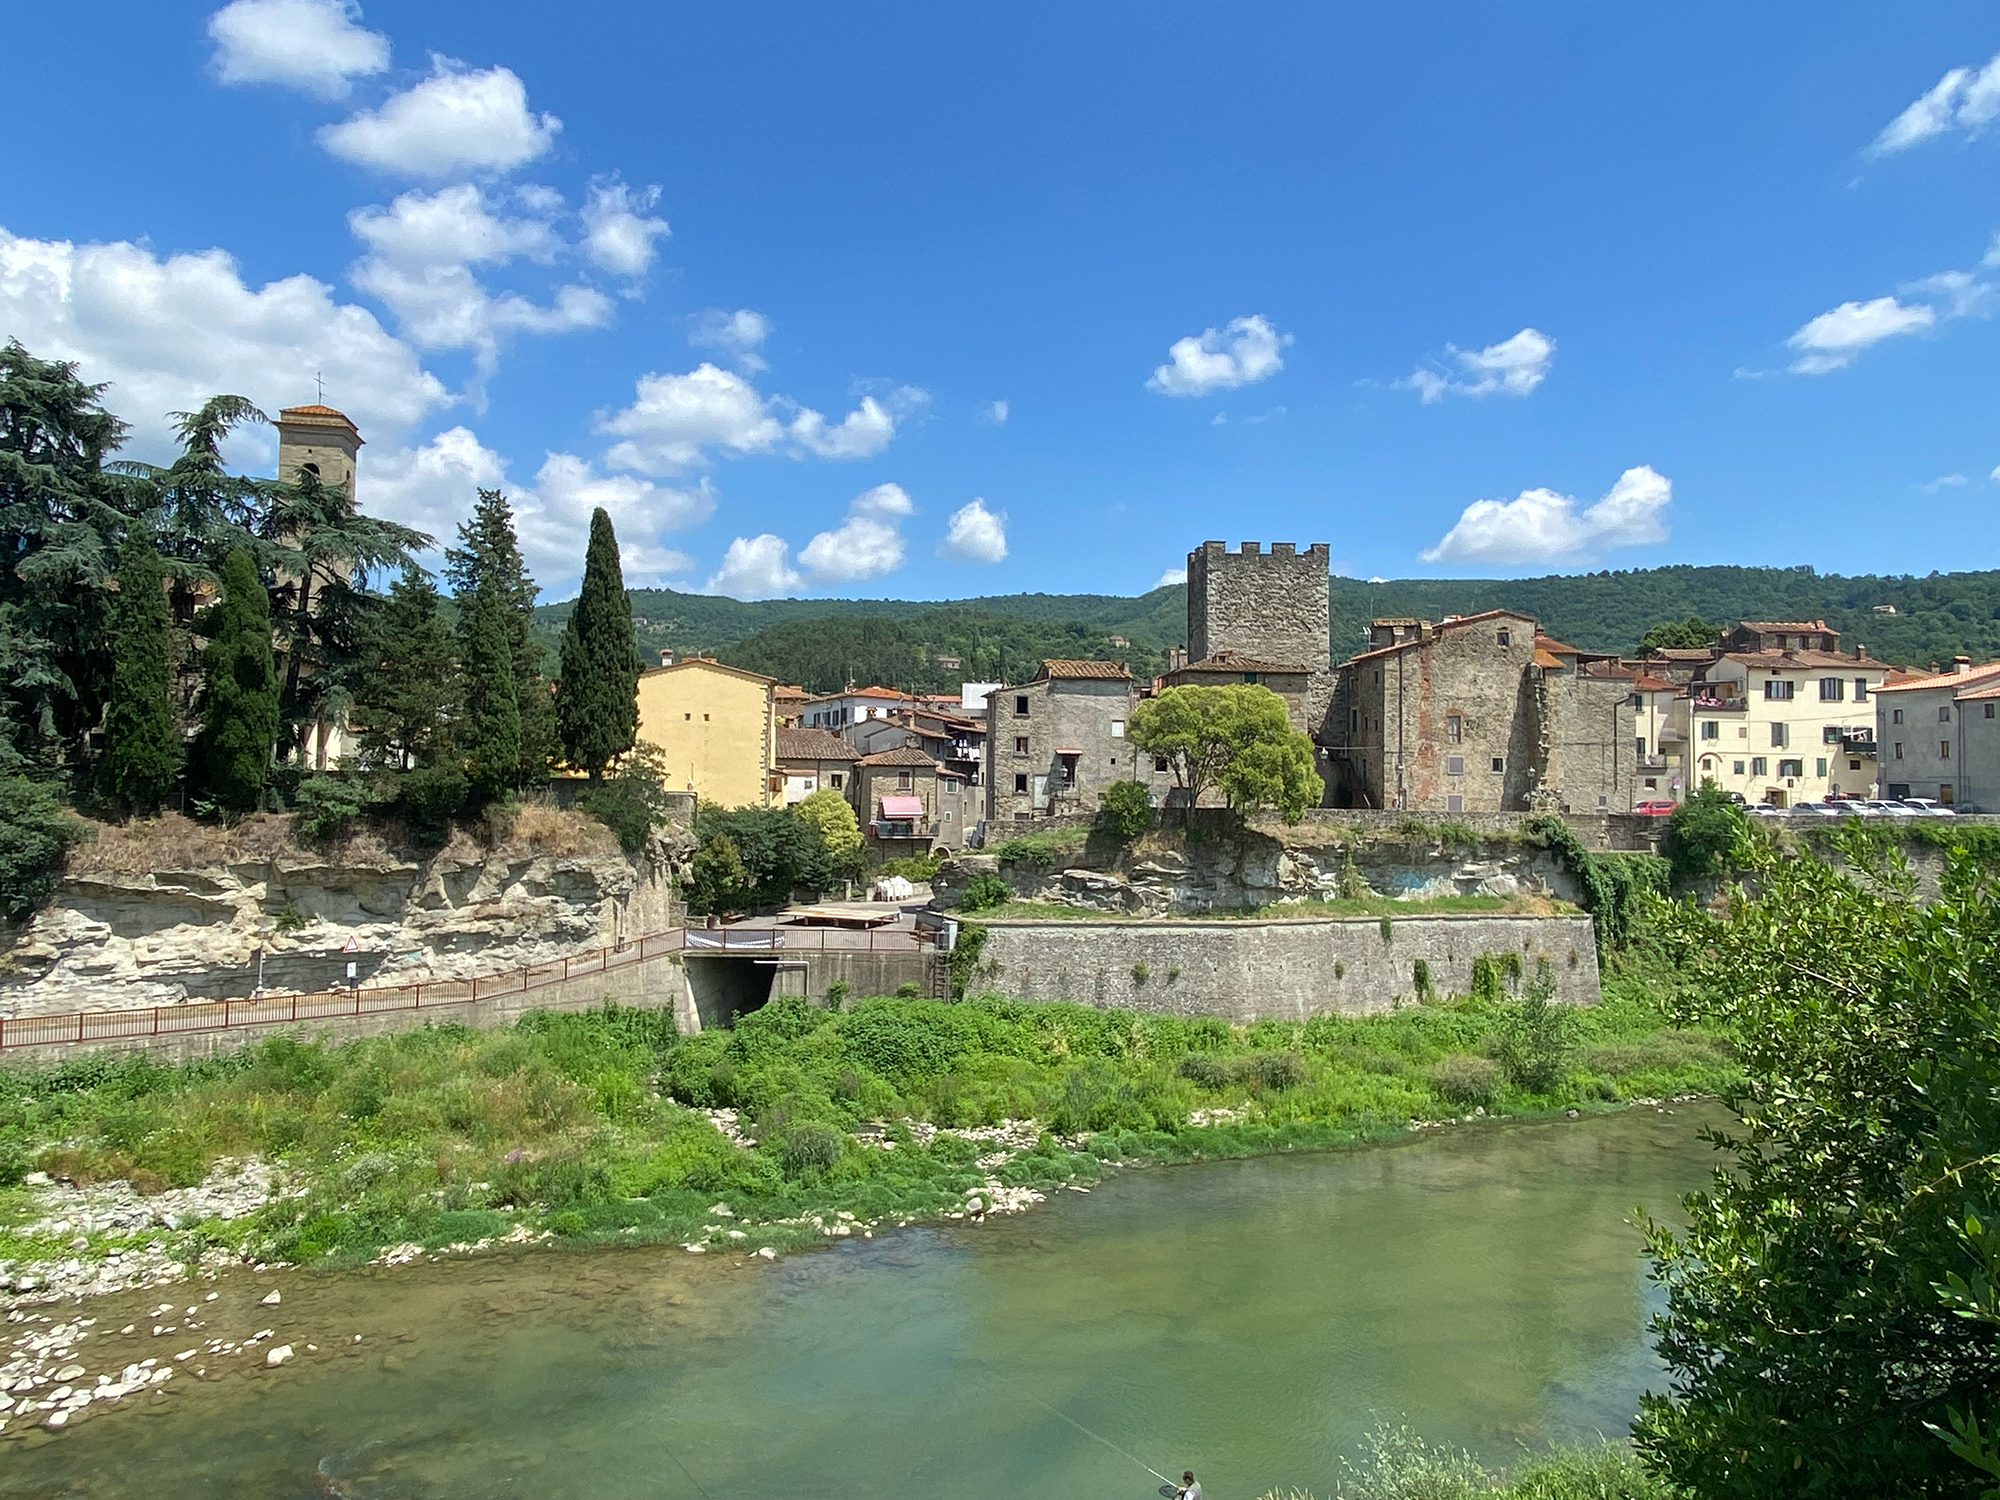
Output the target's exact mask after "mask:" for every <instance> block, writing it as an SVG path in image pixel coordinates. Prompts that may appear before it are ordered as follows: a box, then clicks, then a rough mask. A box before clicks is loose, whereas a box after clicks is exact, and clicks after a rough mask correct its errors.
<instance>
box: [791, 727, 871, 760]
mask: <svg viewBox="0 0 2000 1500" xmlns="http://www.w3.org/2000/svg"><path fill="white" fill-rule="evenodd" d="M860 758H861V752H860V751H858V750H856V749H855V748H854V747H853V746H852V745H850V744H848V743H847V741H846V740H844V739H842V738H841V737H840V736H839V735H837V734H834V733H833V732H832V731H831V730H826V729H792V728H787V727H785V726H783V725H780V726H779V728H778V759H779V760H859V759H860Z"/></svg>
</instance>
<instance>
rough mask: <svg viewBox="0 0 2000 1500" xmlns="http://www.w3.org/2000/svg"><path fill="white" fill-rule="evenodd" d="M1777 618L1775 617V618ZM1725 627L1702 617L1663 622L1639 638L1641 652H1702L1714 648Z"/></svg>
mask: <svg viewBox="0 0 2000 1500" xmlns="http://www.w3.org/2000/svg"><path fill="white" fill-rule="evenodd" d="M1774 618H1775V617H1774ZM1724 628H1725V627H1723V626H1721V625H1711V624H1709V623H1708V621H1706V620H1704V619H1703V618H1702V617H1701V616H1700V615H1689V616H1688V617H1687V618H1686V619H1685V620H1663V621H1661V622H1660V623H1659V624H1658V625H1655V626H1653V627H1652V629H1650V630H1648V631H1647V632H1646V633H1645V634H1644V635H1642V636H1640V637H1639V649H1640V650H1641V651H1700V650H1702V649H1703V648H1704V647H1708V646H1713V645H1714V644H1715V642H1716V638H1717V637H1719V636H1720V635H1721V634H1722V632H1723V630H1724Z"/></svg>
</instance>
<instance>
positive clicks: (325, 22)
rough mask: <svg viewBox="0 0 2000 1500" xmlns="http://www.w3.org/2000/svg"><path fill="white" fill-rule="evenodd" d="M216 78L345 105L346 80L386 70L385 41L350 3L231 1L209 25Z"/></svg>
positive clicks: (340, 0)
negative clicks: (266, 85)
mask: <svg viewBox="0 0 2000 1500" xmlns="http://www.w3.org/2000/svg"><path fill="white" fill-rule="evenodd" d="M208 38H209V40H210V41H212V42H214V43H215V56H214V59H213V63H214V68H215V76H216V77H217V78H218V79H220V80H221V81H222V82H224V83H276V84H283V85H284V86H286V87H288V88H295V89H300V90H302V91H303V92H305V93H308V94H316V95H318V96H319V97H320V98H322V99H344V98H345V97H347V94H348V91H349V90H350V89H351V88H352V87H353V85H352V82H351V80H353V79H356V78H366V77H368V76H370V75H371V74H375V73H380V72H382V71H383V70H384V69H386V68H387V67H388V66H389V39H388V38H387V37H385V36H383V35H382V33H381V32H379V31H369V30H368V29H367V28H366V27H364V26H362V25H361V7H360V6H358V5H356V4H353V3H352V0H235V3H233V4H230V5H225V6H223V7H222V9H221V10H218V11H217V12H216V13H215V14H214V15H212V16H210V17H209V18H208Z"/></svg>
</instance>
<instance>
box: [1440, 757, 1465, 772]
mask: <svg viewBox="0 0 2000 1500" xmlns="http://www.w3.org/2000/svg"><path fill="white" fill-rule="evenodd" d="M1444 774H1445V775H1447V776H1463V775H1464V774H1465V757H1464V756H1463V755H1447V756H1446V757H1445V758H1444Z"/></svg>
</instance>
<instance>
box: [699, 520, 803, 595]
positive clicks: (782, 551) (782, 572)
mask: <svg viewBox="0 0 2000 1500" xmlns="http://www.w3.org/2000/svg"><path fill="white" fill-rule="evenodd" d="M804 584H805V578H804V575H802V574H801V573H800V572H799V571H798V570H797V569H796V568H794V567H793V566H792V561H791V549H790V548H789V547H788V546H787V545H786V544H785V539H784V538H783V537H779V536H773V535H772V534H771V533H770V532H768V531H767V532H765V533H763V534H762V535H761V536H739V537H737V538H736V540H735V541H733V542H731V543H730V544H729V550H728V551H727V552H725V553H724V554H723V557H722V566H721V567H719V568H717V569H716V570H715V572H713V573H712V574H710V575H709V579H708V582H707V583H705V584H703V585H702V592H703V593H704V594H725V595H727V596H728V597H730V598H732V599H775V598H779V597H781V596H784V595H787V594H796V593H797V592H798V591H799V589H800V588H801V587H803V586H804Z"/></svg>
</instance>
